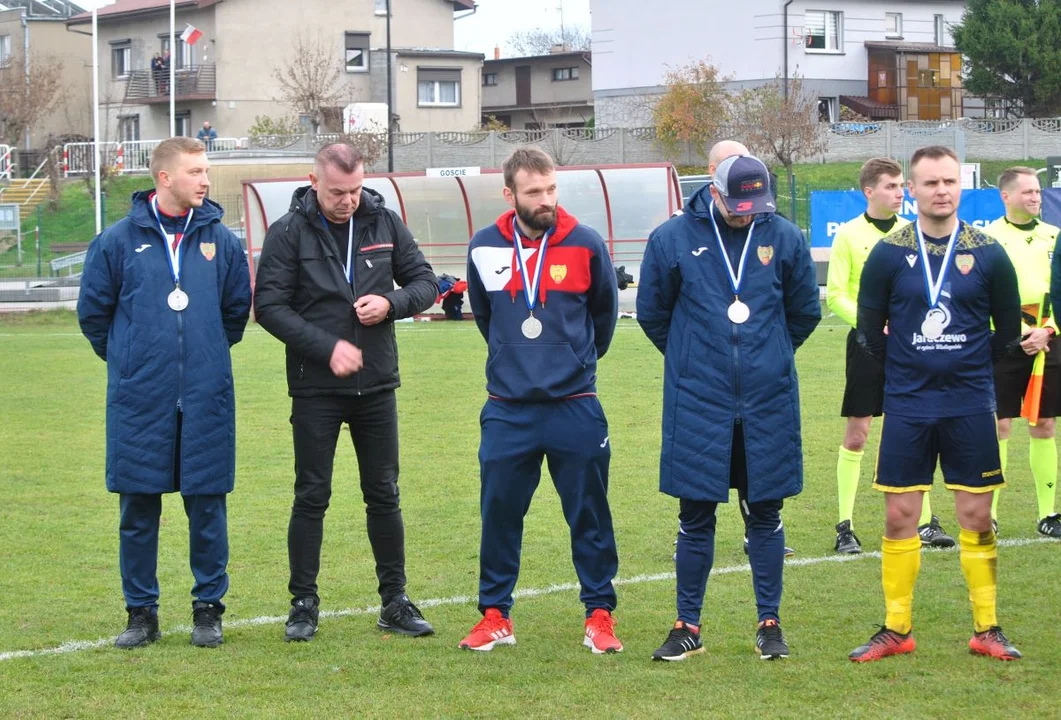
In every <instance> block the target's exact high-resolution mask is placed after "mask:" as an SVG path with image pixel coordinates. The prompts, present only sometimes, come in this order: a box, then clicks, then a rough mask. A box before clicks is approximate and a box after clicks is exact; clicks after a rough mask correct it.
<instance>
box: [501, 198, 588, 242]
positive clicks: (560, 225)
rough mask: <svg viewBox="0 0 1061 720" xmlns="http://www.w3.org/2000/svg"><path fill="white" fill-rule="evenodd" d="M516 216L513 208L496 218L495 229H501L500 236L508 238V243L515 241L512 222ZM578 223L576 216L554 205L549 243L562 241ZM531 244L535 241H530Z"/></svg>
mask: <svg viewBox="0 0 1061 720" xmlns="http://www.w3.org/2000/svg"><path fill="white" fill-rule="evenodd" d="M515 217H516V211H515V210H509V211H507V212H505V213H502V214H501V217H499V218H498V219H497V229H498V230H500V231H501V236H502V237H504V238H505V240H508V241H509V242H510V243H514V242H515V241H516V239H515V237H513V235H512V223H513V220H514V218H515ZM576 225H578V218H576V217H575V216H574V215H571V214H570V213H568V212H567V210H564V209H563V208H562V207H560V206H559V205H557V206H556V225H555V226H554V227H555V230H554V231H553V234H552V235H550V236H549V245H556V244H557V243H558V242H560V241H562V240H563V239H564V238H565V237H567V236H568V235H570V234H571V231H572V230H574V229H575V226H576ZM529 244H531V245H536V243H534V242H531V243H529Z"/></svg>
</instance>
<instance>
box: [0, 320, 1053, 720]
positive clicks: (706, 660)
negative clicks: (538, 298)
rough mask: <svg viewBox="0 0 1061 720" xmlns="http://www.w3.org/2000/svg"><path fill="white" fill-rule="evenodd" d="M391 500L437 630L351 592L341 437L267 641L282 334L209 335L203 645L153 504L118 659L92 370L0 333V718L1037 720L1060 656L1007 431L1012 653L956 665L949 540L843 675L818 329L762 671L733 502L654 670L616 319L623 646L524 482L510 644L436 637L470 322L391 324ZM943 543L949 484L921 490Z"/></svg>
mask: <svg viewBox="0 0 1061 720" xmlns="http://www.w3.org/2000/svg"><path fill="white" fill-rule="evenodd" d="M397 332H398V337H399V344H400V351H401V367H402V380H403V383H404V385H403V387H402V389H401V390H400V391H399V412H400V418H401V420H400V422H401V442H402V456H401V460H402V475H401V490H402V496H403V497H402V504H403V507H404V513H405V522H406V537H407V552H408V567H407V571H408V576H409V592H410V595H411V596H412V597H413V599H414V601H416V602H418V603H419V604H420V605H421V607H422V609H423V610H424V613H425V615H426V616H427V617H428V619H429V620H431V621H432V622H433V623H434V625H435V627H436V629H437V631H438V632H437V635H436V636H434V637H431V638H425V639H418V640H410V639H408V638H403V637H397V636H392V635H387V634H384V633H381V632H380V631H379V630H377V629H376V627H375V614H374V607H375V605H376V604H377V603H378V598H377V596H376V594H375V588H376V580H375V576H374V573H373V569H372V562H371V554H370V550H369V545H368V541H367V538H366V537H365V531H364V510H363V504H362V501H361V498H360V492H359V489H358V484H357V479H356V462H355V459H354V453H353V448H352V446H351V445H350V444H349V439H348V438H341V440H340V451H339V454H338V458H337V461H336V467H335V482H334V491H333V498H332V505H331V509H330V510H329V513H328V516H327V520H326V532H325V543H324V557H323V562H322V572H321V577H320V587H321V595H322V606H323V609H324V610H325V611H328V612H329V613H331V614H330V615H329V616H327V617H323V618H322V620H321V625H320V632H319V634H318V636H317V638H316V640H314V641H313V642H312V643H308V644H300V645H288V644H285V643H283V642H282V638H283V618H284V615H285V614H286V611H287V607H288V596H287V591H286V585H287V552H286V529H287V520H288V513H289V511H290V506H291V495H292V489H291V486H292V478H293V468H292V451H291V439H290V425H289V423H288V416H289V412H290V411H289V408H290V405H289V402H290V401H289V399H288V398H287V396H286V388H285V384H284V373H283V352H282V348H281V346H280V344H279V343H278V342H276V341H275V340H274V339H273V338H271V337H270V336H268V335H267V334H265V333H264V332H263V331H261V330H260V329H258V328H257V327H255V326H251V327H250V328H249V330H248V333H247V336H246V338H245V340H244V342H243V343H241V344H240V345H238V346H236V348H234V350H233V358H234V364H235V372H234V374H235V378H236V385H237V387H236V393H237V401H238V414H237V423H238V435H237V438H238V471H237V474H238V476H237V480H236V491H235V492H234V493H233V494H232V495H231V496H230V498H229V523H230V536H231V551H232V557H231V564H230V573H231V578H232V587H231V591H230V592H229V594H228V596H227V597H226V598H225V600H226V603H227V604H228V612H227V613H226V615H225V623H226V626H225V644H224V645H223V646H222V647H221V648H218V649H216V650H198V649H195V648H192V647H191V646H190V645H189V644H188V625H189V624H190V620H191V617H190V615H191V607H190V597H189V595H188V590H189V588H190V587H191V583H192V580H191V574H190V571H189V569H188V563H187V521H186V519H185V517H184V515H183V510H182V508H181V505H180V502H179V500H178V499H177V498H176V497H173V496H170V497H167V498H166V500H165V502H164V511H163V527H162V533H161V540H160V559H159V579H160V581H161V585H162V601H161V609H160V618H161V621H162V626H163V630H164V632H165V633H166V635H165V636H164V637H163V639H162V640H161V641H160V642H159V643H156V644H155V645H154V646H152V647H149V648H146V649H143V650H140V651H134V652H121V651H117V650H114V649H112V648H111V647H110V640H111V639H112V638H113V637H114V635H116V634H117V633H118V632H119V631H120V630H121V628H122V627H123V625H124V619H125V616H124V610H123V603H122V598H121V592H120V583H119V574H118V552H117V541H118V533H117V527H118V500H117V497H116V496H113V495H110V494H108V493H107V492H106V490H105V488H104V482H103V462H104V449H103V447H104V446H103V443H104V427H103V420H104V407H103V398H104V387H105V382H106V378H105V368H104V365H103V363H102V362H100V361H99V360H97V359H96V358H95V356H94V355H93V354H92V352H91V350H90V348H89V346H88V343H87V342H86V341H85V340H84V339H83V338H82V337H81V336H80V334H79V332H78V329H77V325H76V322H75V320H74V318H73V316H72V315H70V314H66V313H53V314H47V315H42V316H28V317H25V316H24V317H17V318H4V319H2V320H0V408H2V413H0V421H2V423H3V426H2V430H0V567H2V568H3V572H2V573H0V597H2V598H3V603H2V606H0V607H2V609H0V716H3V717H47V718H52V717H93V716H109V717H186V716H193V715H196V716H218V717H255V718H257V717H296V716H306V715H314V716H318V717H344V716H345V717H355V716H356V717H394V716H404V717H425V716H427V717H461V716H475V717H488V716H490V717H494V716H500V717H504V716H510V717H514V716H532V717H580V716H582V717H584V716H594V717H595V716H602V717H689V716H704V717H770V716H777V717H795V716H802V717H822V716H838V715H844V716H851V717H889V718H890V717H912V716H919V717H933V716H938V717H959V716H976V717H994V716H998V717H1001V716H1007V717H1012V716H1037V717H1053V716H1056V713H1057V704H1056V702H1057V701H1056V699H1057V696H1058V692H1059V687H1061V686H1059V682H1058V677H1059V672H1061V651H1059V650H1058V636H1057V633H1056V631H1055V630H1054V628H1055V626H1056V617H1057V615H1058V611H1059V609H1061V601H1059V599H1058V594H1057V573H1058V568H1059V567H1061V565H1059V558H1058V552H1059V550H1061V547H1059V546H1058V545H1057V544H1056V543H1049V542H1039V541H1038V540H1037V539H1036V536H1035V533H1034V522H1035V499H1034V490H1033V487H1032V481H1031V475H1030V472H1029V470H1028V468H1027V461H1026V457H1027V433H1026V432H1025V431H1024V429H1023V427H1018V428H1017V429H1016V431H1015V432H1014V435H1013V437H1014V438H1015V439H1014V440H1013V441H1011V446H1010V454H1011V455H1010V468H1011V473H1010V475H1011V477H1010V479H1009V480H1010V487H1009V489H1007V490H1006V491H1005V493H1004V495H1003V498H1002V504H1001V509H1000V522H1001V529H1002V533H1003V538H1004V539H1005V540H1006V541H1007V542H1009V543H1012V544H1011V545H1009V546H1007V547H1003V548H1002V550H1001V552H1000V565H1001V576H1002V577H1001V584H1000V589H999V596H1000V599H999V602H1000V619H1001V621H1002V623H1003V626H1004V627H1005V629H1006V632H1007V633H1008V634H1009V635H1010V637H1011V638H1013V639H1014V641H1015V642H1016V643H1017V645H1018V646H1019V647H1020V648H1021V650H1022V651H1023V652H1024V653H1025V659H1024V660H1022V661H1021V662H1018V663H1007V664H1003V663H999V662H996V661H992V660H988V659H986V658H979V657H973V656H971V655H969V653H968V651H967V649H966V641H967V640H968V637H969V634H970V632H971V619H970V613H969V607H968V600H967V597H966V591H965V586H964V582H963V580H962V577H961V572H960V569H959V566H958V556H957V553H955V552H929V553H926V557H925V561H924V563H923V565H922V570H921V576H920V579H919V581H918V586H917V596H916V600H915V617H914V620H915V628H916V633H917V637H918V641H919V648H918V651H917V652H916V653H915V654H914V655H912V656H909V657H904V658H892V659H889V660H885V661H882V662H879V663H873V664H870V665H867V666H860V665H855V664H853V663H850V662H848V661H847V659H846V655H847V653H848V652H849V651H850V650H851V649H852V648H853V647H854V646H855V645H858V644H860V643H861V642H863V641H864V640H865V639H866V638H868V637H869V635H870V634H871V633H872V632H874V630H875V627H874V624H875V623H878V622H880V621H881V619H882V618H883V600H882V596H881V590H880V563H879V559H877V558H876V557H875V556H874V555H872V554H871V553H872V552H873V551H876V550H878V549H879V545H880V535H881V531H882V527H883V503H882V500H881V498H880V496H879V494H878V493H875V492H873V491H871V490H870V489H869V480H870V474H871V469H872V467H871V466H872V462H871V458H872V457H873V456H874V454H875V452H876V437H877V433H878V432H879V426H878V425H874V430H873V433H872V434H871V442H870V447H868V448H867V452H866V458H867V459H866V461H865V462H864V463H863V482H864V484H863V489H862V490H861V492H860V496H859V499H858V505H857V508H856V516H855V524H856V531H857V532H858V533H859V535H860V537H861V539H862V541H863V545H864V547H865V549H866V550H867V555H864V556H861V557H858V558H855V559H845V560H840V561H838V559H837V558H835V557H833V556H832V553H831V550H832V543H833V525H834V524H835V523H836V517H835V515H836V500H835V494H836V489H835V463H836V448H837V447H838V446H839V443H840V439H841V435H842V432H843V420H842V419H841V418H840V417H838V409H839V405H840V398H841V394H842V392H843V347H844V345H843V341H844V337H845V334H846V329H845V328H842V327H840V324H839V322H838V321H837V320H836V318H829V319H827V320H825V321H824V322H823V324H822V326H821V327H820V328H819V329H818V330H817V331H816V332H815V334H814V335H813V336H812V337H811V339H810V340H809V341H808V342H807V344H806V345H805V346H804V347H803V349H801V350H800V352H799V354H798V365H799V370H800V377H801V390H802V405H803V428H804V452H805V458H806V480H805V490H804V492H803V494H802V495H801V496H799V497H797V498H794V499H792V500H791V501H790V502H788V503H787V504H786V508H785V511H784V519H785V527H786V531H787V538H788V544H789V545H792V546H794V547H795V548H796V549H797V555H796V557H795V558H794V559H793V560H790V561H789V563H788V567H787V570H786V574H785V596H784V604H783V607H782V621H783V625H784V628H785V633H786V635H787V637H788V640H789V642H790V644H791V646H792V657H791V658H790V659H789V660H788V661H785V662H775V663H764V662H761V661H760V660H759V659H758V657H757V655H756V654H755V653H754V651H753V649H752V646H753V641H754V623H755V606H754V601H753V597H752V591H751V582H750V577H749V574H748V571H747V567H746V566H745V557H744V555H743V552H742V551H741V543H740V538H741V528H740V516H739V513H738V512H737V509H736V508H735V507H733V506H727V507H724V508H722V509H721V510H720V521H719V533H718V542H717V552H716V573H715V574H714V575H712V578H711V581H710V582H709V585H708V591H707V599H706V603H705V612H704V616H703V624H704V644H705V646H706V648H707V652H706V653H705V654H704V655H700V656H697V657H694V658H692V659H690V660H689V661H687V662H684V663H677V664H668V663H652V662H650V661H649V657H650V656H651V653H652V651H653V650H654V649H655V648H656V647H657V646H658V645H659V644H660V643H661V642H662V641H663V639H664V638H665V637H666V634H667V631H668V629H669V626H670V624H671V623H672V622H673V619H674V613H675V610H674V581H673V575H672V572H673V564H672V562H671V553H672V546H671V542H672V540H673V538H674V531H675V527H676V523H677V520H676V518H677V503H676V501H674V500H673V499H671V498H667V497H665V496H662V495H660V494H659V492H658V490H657V468H658V452H659V421H660V417H659V416H660V402H661V401H660V398H661V382H662V360H661V357H660V356H659V354H658V353H657V352H656V351H655V349H653V348H652V347H651V346H650V345H649V343H648V342H647V340H646V339H645V338H644V336H643V335H642V333H641V331H640V329H639V328H638V327H637V325H636V323H634V322H633V321H629V320H624V321H621V323H620V328H619V330H618V331H617V333H616V338H615V342H614V344H613V346H612V350H611V352H610V353H609V355H608V356H607V357H606V358H604V360H603V361H602V362H601V364H600V378H599V390H600V394H601V398H602V402H603V404H604V407H605V410H606V412H607V413H608V417H609V421H610V436H611V442H612V443H613V448H614V450H613V455H612V470H611V498H612V504H613V515H614V518H615V524H616V535H617V540H618V545H619V561H620V576H621V578H622V579H623V581H622V584H621V585H620V586H619V588H618V592H619V608H618V610H617V613H616V616H617V618H618V620H619V624H618V628H617V631H618V634H619V636H620V638H621V639H622V640H623V642H624V643H625V646H626V649H625V651H624V652H623V653H622V654H620V655H614V656H593V655H591V654H590V652H589V651H588V650H586V649H585V648H583V647H582V642H581V639H582V638H581V636H582V618H583V613H582V608H581V607H580V605H579V603H578V591H577V589H575V585H574V583H575V576H574V571H573V569H572V567H571V562H570V548H569V542H568V535H567V529H566V526H565V525H564V521H563V517H562V515H561V512H560V507H559V502H558V500H557V498H556V495H555V492H554V491H553V490H552V488H551V487H550V484H549V482H548V481H547V479H546V478H543V482H542V485H541V487H540V488H539V491H538V493H537V495H536V497H535V500H534V503H533V505H532V508H531V511H530V515H529V517H528V518H527V522H526V537H525V541H524V548H523V550H524V552H523V566H522V573H521V576H520V581H519V585H518V589H519V590H520V591H522V593H523V595H522V596H521V597H520V598H519V599H518V600H517V603H516V606H515V608H514V610H513V620H514V623H515V633H516V637H517V639H518V642H519V644H518V645H517V646H515V647H501V648H498V649H496V650H494V651H493V652H491V653H472V652H461V651H458V650H457V643H458V641H459V640H460V639H461V638H462V637H463V636H464V634H465V633H466V632H467V631H468V629H469V628H470V627H471V626H472V624H474V623H475V622H476V621H477V619H478V613H477V612H476V610H475V593H476V587H477V573H478V564H477V555H478V542H479V510H478V464H477V460H476V451H477V446H478V412H479V409H480V407H481V405H482V402H483V400H484V390H483V386H484V379H483V364H484V362H485V357H486V349H485V344H484V343H483V341H482V339H481V338H480V336H479V334H478V332H477V331H476V329H475V327H474V324H473V323H470V322H467V323H434V324H421V323H416V324H401V325H399V326H398V329H397ZM934 504H935V507H936V510H937V513H938V514H939V515H940V516H941V518H942V521H943V524H944V527H946V528H947V529H948V530H951V531H952V532H956V531H957V526H956V524H955V520H954V512H953V505H952V501H951V499H950V497H949V496H948V493H946V492H945V491H942V490H940V491H937V492H936V493H935V503H934Z"/></svg>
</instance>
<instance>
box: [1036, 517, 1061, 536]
mask: <svg viewBox="0 0 1061 720" xmlns="http://www.w3.org/2000/svg"><path fill="white" fill-rule="evenodd" d="M1038 530H1039V534H1040V535H1045V536H1046V537H1052V538H1061V515H1059V514H1057V513H1054V514H1053V515H1047V516H1046V517H1044V518H1043V519H1042V520H1040V521H1039V528H1038Z"/></svg>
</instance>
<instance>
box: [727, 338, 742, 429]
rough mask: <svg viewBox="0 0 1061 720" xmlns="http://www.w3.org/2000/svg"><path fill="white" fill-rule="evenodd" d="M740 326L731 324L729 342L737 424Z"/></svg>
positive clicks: (738, 411)
mask: <svg viewBox="0 0 1061 720" xmlns="http://www.w3.org/2000/svg"><path fill="white" fill-rule="evenodd" d="M739 328H740V326H739V325H737V324H733V332H732V333H731V334H730V339H731V340H730V342H731V344H732V345H733V372H734V375H733V395H734V397H735V398H736V408H735V410H736V417H735V418H734V421H735V422H736V423H738V424H740V422H741V415H742V414H743V402H742V399H741V387H740V330H739Z"/></svg>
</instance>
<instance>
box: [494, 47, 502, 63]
mask: <svg viewBox="0 0 1061 720" xmlns="http://www.w3.org/2000/svg"><path fill="white" fill-rule="evenodd" d="M500 59H501V47H500V46H498V45H494V60H500Z"/></svg>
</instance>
